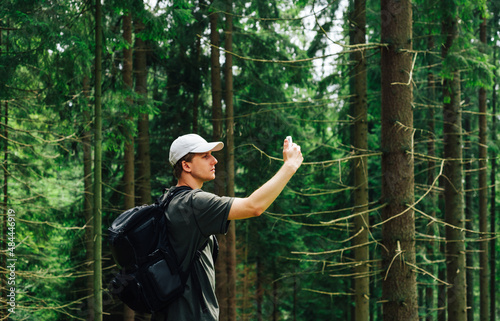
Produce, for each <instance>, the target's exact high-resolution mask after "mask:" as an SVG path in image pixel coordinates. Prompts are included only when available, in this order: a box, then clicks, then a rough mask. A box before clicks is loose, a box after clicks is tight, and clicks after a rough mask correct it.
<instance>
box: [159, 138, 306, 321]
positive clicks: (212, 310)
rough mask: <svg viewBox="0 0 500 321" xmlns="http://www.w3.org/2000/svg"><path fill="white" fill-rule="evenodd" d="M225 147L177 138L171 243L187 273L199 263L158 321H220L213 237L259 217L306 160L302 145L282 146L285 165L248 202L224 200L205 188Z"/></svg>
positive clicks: (172, 155) (169, 211) (169, 214)
mask: <svg viewBox="0 0 500 321" xmlns="http://www.w3.org/2000/svg"><path fill="white" fill-rule="evenodd" d="M223 147H224V144H223V143H222V142H212V143H209V142H207V141H206V140H205V139H203V138H202V137H200V136H198V135H196V134H188V135H184V136H181V137H179V138H177V139H176V140H175V141H174V142H173V143H172V145H171V147H170V155H169V161H170V163H171V164H172V166H174V175H175V176H176V178H177V180H178V181H177V185H176V187H175V188H177V189H178V192H177V194H176V196H175V197H174V198H173V200H172V201H171V202H170V204H169V206H168V208H167V209H166V211H165V212H166V216H167V218H168V229H169V231H170V234H171V242H172V245H173V247H174V248H175V249H176V254H177V258H178V260H179V263H180V265H181V269H182V270H183V271H187V270H188V269H189V265H190V262H191V261H192V260H193V258H195V257H196V252H197V250H201V251H200V255H199V259H196V260H194V265H193V268H192V273H191V275H190V277H189V278H188V281H187V283H186V289H185V292H184V294H183V296H182V297H181V298H179V299H178V300H177V301H175V302H174V303H172V304H171V305H170V306H169V307H168V308H167V310H166V311H164V312H163V313H157V314H155V315H154V317H153V320H168V321H174V320H175V321H183V320H186V321H205V320H207V321H216V320H218V319H219V307H218V303H217V298H216V297H215V271H214V265H215V262H214V253H215V252H216V251H217V245H216V240H215V237H214V236H213V235H214V234H225V233H226V232H227V229H228V226H229V221H231V220H237V219H245V218H250V217H257V216H259V215H260V214H262V213H263V212H264V211H265V210H266V209H267V208H268V207H269V206H270V205H271V204H272V202H273V201H274V200H275V199H276V198H277V197H278V195H279V194H280V193H281V191H282V190H283V189H284V188H285V186H286V184H287V182H288V181H289V180H290V178H291V177H292V176H293V175H294V174H295V172H296V171H297V169H298V168H299V167H300V165H301V164H302V161H303V157H302V153H301V151H300V147H299V146H298V145H297V144H291V146H289V142H288V141H287V140H285V141H284V144H283V159H284V164H283V166H282V167H281V168H280V170H279V171H278V172H277V173H276V174H275V175H274V176H273V177H272V178H271V179H270V180H269V181H267V182H266V183H265V184H264V185H262V186H261V187H260V188H259V189H257V190H256V191H255V192H253V193H252V194H251V195H250V196H248V197H246V198H230V197H219V196H217V195H214V194H211V193H207V192H204V191H202V190H201V188H202V186H203V183H205V182H208V181H211V180H213V179H214V178H215V165H216V164H217V159H216V158H215V157H214V156H213V155H212V152H214V151H219V150H221V149H222V148H223Z"/></svg>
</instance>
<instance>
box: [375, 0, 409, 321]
mask: <svg viewBox="0 0 500 321" xmlns="http://www.w3.org/2000/svg"><path fill="white" fill-rule="evenodd" d="M381 18H382V29H381V30H382V32H381V40H382V43H383V44H386V46H384V47H382V55H381V81H382V104H381V105H382V114H381V119H382V121H381V122H382V124H381V125H382V129H381V135H382V136H381V150H382V201H383V203H384V208H383V209H382V219H383V220H384V221H385V223H384V224H383V225H382V244H383V247H382V250H381V251H382V266H383V271H384V275H383V282H382V296H383V298H382V300H383V318H384V321H389V320H408V321H410V320H418V302H417V286H416V274H415V272H414V267H412V265H415V216H414V210H413V208H411V207H409V206H411V205H412V204H413V203H414V174H413V110H412V76H411V75H412V72H413V71H412V58H413V54H412V53H411V50H412V8H411V2H410V1H408V0H404V1H393V0H382V1H381Z"/></svg>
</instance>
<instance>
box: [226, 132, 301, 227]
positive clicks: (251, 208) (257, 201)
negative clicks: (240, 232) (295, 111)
mask: <svg viewBox="0 0 500 321" xmlns="http://www.w3.org/2000/svg"><path fill="white" fill-rule="evenodd" d="M288 147H289V146H288V142H287V141H285V143H284V146H283V158H284V164H283V166H281V168H280V169H279V171H278V172H277V173H276V174H275V175H274V176H273V177H272V178H271V179H270V180H268V181H267V182H266V183H265V184H264V185H262V186H261V187H260V188H258V189H257V190H256V191H255V192H253V193H252V194H251V195H250V196H248V197H245V198H235V199H234V200H233V203H232V205H231V209H230V211H229V216H228V219H229V220H237V219H244V218H249V217H255V216H259V215H260V214H262V213H263V212H264V211H265V210H266V209H267V208H268V207H269V206H270V205H271V204H272V203H273V202H274V200H276V198H277V197H278V195H280V193H281V192H282V191H283V189H284V188H285V186H286V184H287V183H288V181H289V180H290V178H292V176H293V175H294V174H295V172H296V171H297V169H298V168H299V167H300V165H301V164H302V161H303V157H302V153H301V152H300V147H299V146H298V145H297V144H293V146H291V147H290V148H288Z"/></svg>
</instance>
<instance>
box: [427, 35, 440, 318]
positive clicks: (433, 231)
mask: <svg viewBox="0 0 500 321" xmlns="http://www.w3.org/2000/svg"><path fill="white" fill-rule="evenodd" d="M427 48H428V50H433V49H434V36H432V35H429V37H428V44H427ZM427 57H428V61H427V65H428V68H429V72H428V74H427V96H428V97H427V99H428V101H429V102H430V104H433V103H434V101H435V100H436V84H435V81H434V73H433V72H432V69H431V68H432V65H433V64H434V59H433V56H432V55H428V56H427ZM427 111H428V116H427V118H428V131H429V134H428V136H427V139H428V142H427V155H428V156H429V160H428V162H427V186H429V187H430V186H432V184H433V182H434V180H435V179H436V170H435V166H436V162H435V161H434V157H435V156H436V146H435V139H434V133H435V127H436V126H435V120H434V117H435V115H434V108H433V107H432V106H431V107H429V108H428V109H427ZM429 198H430V202H429V203H430V204H429V207H428V209H427V213H430V215H431V216H432V217H436V209H437V207H438V201H437V193H436V192H435V190H434V189H433V190H431V191H430V193H429ZM427 234H428V235H430V236H438V235H439V231H438V226H437V224H430V225H429V228H428V231H427ZM437 246H438V245H437V243H436V242H434V241H431V242H429V245H428V247H427V254H428V256H429V258H431V259H435V257H436V253H438V252H439V249H438V248H437ZM429 269H430V271H429V272H430V273H431V274H432V275H436V274H437V269H436V267H435V266H434V265H432V266H430V267H429ZM425 297H426V299H425V306H426V315H427V318H426V321H433V320H434V314H435V313H434V312H433V311H434V310H435V306H436V305H435V303H434V285H432V284H431V285H428V286H427V288H426V291H425Z"/></svg>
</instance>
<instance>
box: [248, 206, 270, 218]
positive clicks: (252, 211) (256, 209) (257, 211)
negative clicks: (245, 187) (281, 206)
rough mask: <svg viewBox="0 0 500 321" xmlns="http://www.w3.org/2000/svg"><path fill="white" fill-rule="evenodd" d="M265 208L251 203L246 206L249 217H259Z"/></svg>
mask: <svg viewBox="0 0 500 321" xmlns="http://www.w3.org/2000/svg"><path fill="white" fill-rule="evenodd" d="M265 210H266V208H265V207H263V206H260V205H258V204H251V205H249V206H248V214H249V215H250V216H251V217H259V216H261V215H262V213H264V212H265Z"/></svg>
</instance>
